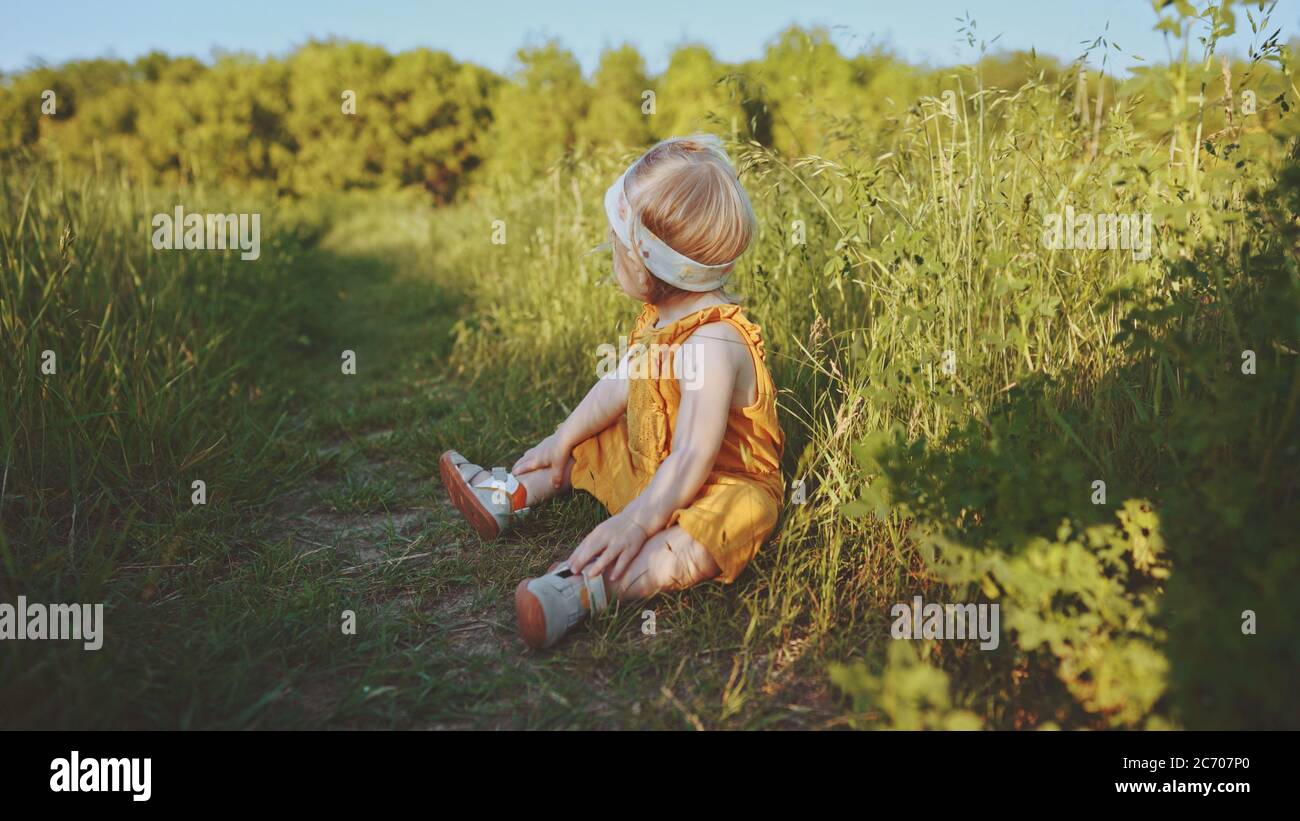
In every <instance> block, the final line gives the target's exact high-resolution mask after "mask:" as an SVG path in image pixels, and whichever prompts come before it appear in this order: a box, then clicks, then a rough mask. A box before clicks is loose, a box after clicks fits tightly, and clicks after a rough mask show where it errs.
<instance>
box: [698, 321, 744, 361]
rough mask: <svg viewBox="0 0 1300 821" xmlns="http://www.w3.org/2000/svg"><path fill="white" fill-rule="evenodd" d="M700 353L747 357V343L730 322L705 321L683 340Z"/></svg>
mask: <svg viewBox="0 0 1300 821" xmlns="http://www.w3.org/2000/svg"><path fill="white" fill-rule="evenodd" d="M685 342H686V344H688V345H695V346H697V347H698V348H699V349H700V351H701V352H702V353H705V354H706V355H712V356H716V357H726V358H727V359H731V360H735V361H745V360H748V359H749V344H748V343H747V342H746V341H745V338H744V337H743V336H741V334H740V331H738V330H737V329H736V326H734V325H732V324H731V323H730V322H722V321H718V322H707V323H705V324H703V325H701V326H700V327H698V328H696V329H695V330H694V331H692V332H691V334H690V336H688V337H686V340H685Z"/></svg>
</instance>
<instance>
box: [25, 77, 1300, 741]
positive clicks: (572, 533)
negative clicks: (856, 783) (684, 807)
mask: <svg viewBox="0 0 1300 821" xmlns="http://www.w3.org/2000/svg"><path fill="white" fill-rule="evenodd" d="M1207 65H1209V62H1208V61H1207ZM1202 69H1204V67H1202ZM1180 72H1181V73H1180ZM1204 76H1205V75H1204V71H1202V73H1200V74H1196V73H1194V72H1192V71H1190V70H1189V69H1188V65H1186V64H1185V65H1183V66H1182V67H1181V68H1180V67H1178V66H1173V67H1170V68H1168V69H1167V70H1164V71H1162V72H1159V73H1156V74H1154V75H1152V76H1148V77H1146V78H1145V79H1144V80H1143V81H1142V82H1140V83H1134V84H1131V85H1130V86H1128V87H1126V88H1123V89H1120V88H1117V86H1116V85H1115V84H1113V83H1112V84H1108V85H1104V86H1098V85H1095V84H1094V85H1092V86H1089V84H1088V79H1087V77H1086V76H1085V79H1084V82H1083V84H1082V86H1076V84H1075V82H1074V80H1073V79H1069V80H1066V79H1060V78H1046V77H1042V76H1040V77H1039V78H1038V79H1031V80H1030V81H1028V82H1026V83H1023V84H1020V85H1017V86H1014V87H1005V88H1004V87H999V86H997V85H995V84H986V82H985V78H984V77H983V76H982V75H981V74H980V73H979V71H977V70H975V69H971V68H967V69H962V70H955V71H954V72H953V73H952V74H951V76H948V77H946V78H936V79H935V84H934V85H933V87H928V88H925V89H923V90H922V92H923V96H921V97H920V98H919V99H917V100H913V101H898V102H896V103H894V104H893V107H892V108H889V109H888V111H889V113H888V114H887V116H882V117H881V118H880V119H879V120H878V121H876V122H873V123H872V124H871V126H870V128H860V127H859V126H860V125H861V124H860V123H858V124H854V123H851V122H846V121H843V120H840V119H837V118H836V117H834V116H830V115H825V116H824V117H823V118H822V119H820V120H817V122H816V127H817V128H818V129H819V130H820V132H821V133H823V134H827V135H831V138H828V139H827V140H826V144H827V145H830V146H833V147H834V150H833V151H828V152H826V154H825V155H824V156H823V155H803V156H794V155H787V154H783V153H780V152H778V151H775V150H773V149H772V148H771V147H768V146H764V145H760V144H758V143H756V142H753V141H747V140H744V139H733V140H732V142H731V144H730V148H731V150H732V153H733V156H734V157H735V158H736V159H737V162H738V165H739V166H740V167H741V169H742V179H743V180H744V182H745V185H746V187H747V189H748V190H749V192H750V194H751V197H752V199H753V200H754V203H755V207H756V209H757V211H758V216H759V221H760V225H761V232H760V236H759V240H758V242H757V244H756V246H755V247H754V248H753V249H752V250H751V252H750V253H749V254H748V255H747V256H746V258H745V261H744V264H743V265H742V266H741V269H740V271H739V273H738V276H737V281H736V283H735V286H736V291H737V292H738V293H739V294H740V295H741V296H742V297H743V298H744V300H745V303H746V305H747V306H748V308H747V309H748V311H749V312H750V315H751V316H752V318H753V319H754V320H755V321H756V322H758V323H759V324H760V325H761V326H762V328H763V332H764V336H765V339H766V342H767V345H768V349H769V351H770V354H769V355H770V361H771V363H772V366H773V370H774V376H775V378H776V381H777V384H778V385H779V386H780V388H781V398H780V406H781V412H782V422H783V425H784V426H785V429H786V431H787V434H788V439H789V442H788V446H787V453H786V464H785V470H786V475H787V479H788V481H790V482H795V481H800V482H802V483H803V485H804V487H805V489H806V500H804V501H802V502H795V501H791V503H790V504H788V505H787V507H786V510H785V512H784V514H783V520H782V525H781V527H780V530H779V532H778V534H777V535H776V536H775V537H774V538H773V539H772V541H771V542H770V543H769V544H768V545H766V546H765V547H764V549H763V550H762V552H761V553H760V555H759V557H758V558H757V559H756V560H755V562H754V563H753V565H752V566H751V568H749V569H748V570H747V571H746V572H745V574H744V575H743V576H742V577H741V578H740V579H739V580H738V581H737V582H736V583H735V584H734V585H731V586H728V587H722V586H718V585H707V586H704V587H700V588H697V589H694V590H690V591H687V592H683V593H680V594H675V595H671V596H664V597H660V598H658V599H656V600H654V601H652V602H649V603H647V604H646V605H644V606H626V605H625V606H622V607H620V608H618V609H617V610H616V612H614V613H613V614H612V615H611V616H610V617H609V618H607V619H603V620H601V621H599V622H597V623H596V624H595V625H593V626H592V627H591V628H590V629H584V630H581V631H579V632H578V634H577V635H576V636H575V637H574V638H573V639H571V640H568V641H566V642H565V643H564V644H563V645H561V647H559V648H558V649H556V650H555V651H553V652H548V653H542V654H534V653H529V652H526V651H525V649H524V647H523V645H522V643H521V642H520V641H519V639H518V638H517V636H516V635H515V632H514V625H513V609H512V597H511V595H510V593H511V591H512V590H513V588H514V585H515V584H516V583H517V582H518V581H519V580H520V579H521V578H524V577H526V576H530V575H535V574H536V573H537V572H539V571H540V570H541V569H543V568H545V567H546V566H547V565H548V564H549V563H550V562H551V561H554V560H555V559H557V558H560V557H562V556H564V555H566V554H567V553H568V551H569V550H570V549H571V548H572V547H573V545H574V544H576V542H577V541H578V540H580V539H581V538H582V536H583V535H584V534H585V532H586V531H587V530H589V529H590V528H591V527H592V526H593V525H594V524H595V523H597V522H598V521H599V520H600V518H601V516H602V515H603V512H602V511H601V509H600V508H599V506H598V505H597V504H596V503H595V502H594V501H593V500H592V499H590V498H588V497H585V496H574V497H571V498H566V499H563V500H560V501H558V502H556V503H554V504H552V505H549V506H547V507H545V508H544V509H541V510H539V511H538V512H537V513H536V515H534V516H532V517H530V518H529V519H528V520H527V521H526V523H525V524H524V525H523V526H522V527H521V528H520V529H519V530H518V531H516V532H513V533H512V534H511V535H510V536H509V537H508V538H507V539H506V540H504V541H503V542H501V543H497V544H484V543H482V542H480V541H479V540H478V539H477V537H476V536H474V534H473V533H472V531H470V530H469V529H468V528H467V527H465V526H464V525H463V524H462V523H460V522H459V521H458V520H457V517H456V515H455V513H454V511H453V510H452V509H451V508H450V507H449V505H448V503H447V500H446V498H445V495H444V494H443V493H442V492H441V489H440V488H439V487H438V486H437V484H436V481H435V477H436V473H437V471H436V470H435V462H436V459H437V457H438V454H439V453H440V452H441V451H442V450H444V449H445V448H448V447H456V448H457V449H458V450H460V451H461V452H463V453H465V454H466V455H467V456H469V457H470V458H472V459H475V460H476V461H481V462H483V463H485V464H509V461H510V460H512V459H513V458H514V457H515V456H516V455H517V454H518V453H520V452H521V451H522V450H523V449H524V448H526V447H527V446H529V445H531V444H532V443H534V442H535V441H536V440H537V439H538V438H540V437H541V436H543V435H545V434H546V433H548V432H549V431H550V430H551V429H552V428H553V426H554V425H555V424H557V423H558V422H559V421H560V420H561V418H562V417H563V415H564V414H565V413H566V412H567V410H568V409H571V408H572V407H573V406H574V404H575V403H576V402H577V401H578V400H579V399H580V397H581V396H582V394H583V392H584V391H585V390H586V389H587V387H589V385H590V384H591V382H592V381H593V380H594V378H595V363H596V359H597V349H598V346H599V345H600V344H601V343H607V342H613V341H615V340H616V339H617V337H618V336H619V334H621V333H626V332H627V331H628V329H629V328H630V326H631V322H632V318H633V317H634V316H635V314H636V311H637V306H636V305H635V304H633V303H632V302H630V301H629V300H627V298H626V297H624V296H622V295H621V294H620V293H619V292H618V290H617V288H616V287H615V286H614V285H613V284H612V283H611V282H610V281H609V277H608V273H609V272H608V269H609V259H608V257H603V258H602V257H601V256H600V255H598V254H591V253H588V249H590V248H591V247H592V246H594V245H595V244H596V243H597V242H599V241H600V240H601V238H602V236H603V233H604V216H603V213H602V212H601V209H600V207H599V203H600V197H601V193H602V192H603V190H604V188H605V186H606V185H608V183H609V181H610V180H612V179H613V178H614V177H615V176H616V175H617V173H618V171H619V170H620V169H621V168H623V167H624V165H625V163H626V161H627V160H628V159H629V158H630V156H632V152H630V151H628V150H624V149H618V148H602V149H598V150H587V149H582V150H576V151H574V152H572V153H571V154H569V155H568V156H566V157H565V159H564V160H563V161H561V162H560V163H557V164H556V165H555V166H553V167H552V168H551V170H550V171H549V172H548V174H547V175H546V176H544V177H543V178H541V179H536V180H520V179H515V178H512V177H509V176H504V175H502V176H497V177H493V178H491V179H490V180H487V181H485V182H484V183H483V184H482V185H481V186H480V188H479V189H478V190H476V191H475V193H474V196H472V197H469V198H466V199H464V200H463V201H460V202H458V203H457V204H453V205H446V206H442V207H439V208H431V207H429V205H428V203H427V201H424V200H421V199H418V198H416V197H414V196H411V197H407V196H402V195H397V194H375V193H371V194H363V193H354V194H350V195H343V194H339V195H323V196H316V197H306V198H301V199H278V200H277V199H274V198H271V197H269V196H267V195H264V194H263V195H259V196H253V195H251V194H247V193H245V194H240V193H236V192H232V191H227V190H223V189H217V188H208V189H204V188H193V187H190V188H180V189H176V190H169V189H165V188H158V187H153V186H148V185H141V184H139V183H136V182H127V181H126V180H125V177H124V176H122V177H119V176H115V175H114V173H113V172H111V171H103V170H101V171H100V172H98V173H92V172H86V171H81V170H77V171H72V170H67V171H65V170H63V169H61V168H60V167H58V166H57V165H55V164H52V163H48V162H45V161H38V160H35V159H29V160H26V161H23V162H18V163H13V164H11V165H10V166H9V167H7V168H6V169H5V173H4V174H3V175H0V349H3V351H4V352H5V354H6V362H5V371H4V394H3V397H2V398H0V463H2V467H0V470H3V480H0V566H2V567H3V571H4V572H3V575H0V601H9V602H12V601H14V600H15V599H16V597H17V596H18V595H25V596H26V597H27V598H28V599H29V600H31V601H49V602H54V601H62V602H104V603H105V604H106V609H107V611H108V624H107V632H106V636H105V642H104V647H103V649H102V650H99V651H97V652H93V653H87V652H83V651H82V650H81V649H80V648H79V647H78V646H75V645H73V644H70V643H54V642H41V643H37V642H14V643H12V644H6V646H5V648H4V652H3V653H2V654H0V703H2V704H4V709H3V710H2V711H0V725H3V726H5V727H146V726H148V727H153V726H161V727H187V728H190V727H193V728H197V727H223V728H248V727H443V728H446V727H455V728H462V727H463V728H523V727H529V728H538V727H542V728H562V727H596V728H615V727H637V728H682V729H690V728H696V729H700V728H769V727H776V728H833V727H886V728H919V727H953V728H967V727H983V728H990V729H994V728H998V729H1002V728H1015V729H1031V728H1052V727H1065V728H1107V727H1116V728H1168V727H1206V728H1218V727H1279V726H1295V722H1296V717H1297V715H1300V713H1298V712H1297V711H1296V710H1295V709H1294V704H1293V702H1292V695H1291V694H1292V693H1293V691H1294V687H1293V686H1292V685H1293V683H1294V675H1295V671H1296V670H1297V669H1300V655H1297V654H1298V653H1300V649H1297V648H1298V645H1297V644H1296V643H1295V641H1294V638H1295V636H1297V635H1300V607H1297V605H1296V604H1295V596H1294V591H1295V589H1296V588H1297V584H1300V553H1298V552H1297V550H1296V547H1297V545H1296V539H1295V534H1296V533H1300V518H1298V517H1300V505H1297V504H1296V501H1297V499H1296V494H1297V492H1298V490H1300V488H1298V484H1300V470H1298V468H1297V466H1298V465H1300V452H1298V451H1297V447H1298V446H1300V436H1298V435H1297V434H1298V433H1300V422H1298V420H1297V412H1298V411H1297V406H1298V405H1300V367H1298V366H1297V359H1298V358H1300V354H1298V352H1300V277H1298V271H1297V260H1298V259H1300V253H1298V251H1300V227H1298V226H1300V222H1298V216H1300V165H1297V161H1298V160H1300V156H1298V155H1297V150H1296V148H1295V140H1294V136H1293V133H1294V132H1293V130H1292V127H1291V124H1290V120H1289V119H1288V118H1287V116H1286V115H1287V113H1288V111H1289V104H1287V103H1286V102H1285V100H1287V99H1290V100H1294V98H1295V97H1294V95H1295V89H1294V87H1293V86H1292V85H1290V79H1289V76H1286V75H1284V74H1283V75H1278V76H1276V77H1273V78H1272V80H1270V82H1274V83H1276V88H1271V89H1270V93H1269V94H1264V93H1262V91H1261V94H1260V95H1259V97H1260V100H1261V109H1260V110H1259V112H1258V113H1255V114H1253V115H1252V117H1253V119H1252V118H1247V117H1245V116H1244V115H1241V114H1238V115H1237V117H1236V119H1235V120H1234V119H1233V115H1232V113H1231V112H1230V111H1227V110H1225V108H1224V106H1223V101H1219V102H1218V103H1215V102H1214V98H1213V97H1212V96H1210V95H1208V94H1207V93H1206V91H1205V86H1204V80H1203V77H1204ZM1239 79H1240V78H1239ZM1226 82H1227V83H1228V84H1229V86H1230V87H1231V83H1232V82H1233V81H1232V80H1231V79H1229V80H1227V81H1226ZM1243 82H1244V81H1243ZM1251 82H1256V81H1254V80H1252V81H1251ZM1099 89H1105V91H1104V92H1101V93H1103V94H1104V95H1109V96H1107V99H1108V100H1110V99H1113V98H1114V95H1116V94H1117V93H1118V94H1119V95H1120V96H1119V100H1118V102H1114V103H1110V102H1108V103H1107V108H1106V109H1105V111H1106V114H1105V117H1104V118H1103V117H1102V116H1100V114H1097V115H1091V113H1090V112H1092V111H1093V110H1094V103H1095V106H1096V107H1095V110H1096V111H1097V112H1101V111H1102V106H1101V103H1100V102H1097V95H1098V93H1099ZM945 92H952V93H951V94H950V95H947V94H945ZM1275 95H1280V96H1275ZM1288 95H1291V96H1288ZM1269 100H1272V101H1273V102H1272V103H1268V101H1269ZM1278 100H1282V102H1278ZM1216 106H1217V107H1216ZM810 117H811V115H810ZM810 122H811V120H810ZM714 126H715V128H716V130H719V131H722V132H723V133H724V134H725V133H728V132H727V129H726V124H725V123H716V124H714ZM732 136H733V138H734V137H735V136H736V135H735V134H732ZM177 202H183V203H184V204H185V207H186V208H187V210H190V211H195V212H201V211H204V210H211V211H220V212H223V213H224V212H230V211H258V212H260V213H262V215H263V250H262V257H261V259H260V260H258V261H257V262H256V263H242V262H240V261H239V259H238V257H237V256H236V255H232V254H221V253H203V252H165V251H154V250H153V249H151V248H150V247H149V245H148V244H147V243H146V242H145V241H144V239H143V238H144V237H146V236H147V226H148V225H149V217H150V215H151V214H153V213H155V212H159V211H168V210H170V209H171V208H172V207H173V206H174V205H175V204H176V203H177ZM1067 205H1068V206H1069V207H1070V208H1072V209H1073V210H1074V211H1075V212H1077V213H1085V214H1093V215H1097V214H1102V215H1115V214H1123V215H1128V214H1136V215H1139V216H1141V215H1149V216H1150V217H1151V220H1152V223H1153V226H1154V227H1153V230H1152V234H1151V243H1152V245H1151V248H1150V251H1151V253H1150V254H1149V255H1147V256H1145V257H1144V258H1143V255H1142V254H1136V255H1135V254H1134V253H1132V252H1131V251H1130V250H1128V249H1124V250H1116V249H1113V248H1105V249H1102V248H1097V247H1095V245H1096V243H1095V241H1094V242H1093V243H1092V247H1077V248H1069V247H1051V246H1050V245H1049V244H1048V243H1045V241H1044V230H1045V225H1046V224H1047V221H1048V217H1049V216H1051V215H1059V214H1061V213H1063V209H1064V208H1065V207H1066V206H1067ZM501 226H504V229H505V236H506V239H505V242H504V243H496V242H494V241H493V237H494V233H498V234H499V231H498V229H499V228H500V227H501ZM1079 244H1080V245H1087V244H1088V243H1079ZM45 351H52V352H54V354H55V357H56V362H57V370H56V371H55V372H54V373H52V374H51V373H45V372H43V370H42V367H41V366H42V363H43V361H44V352H45ZM345 351H352V352H354V353H355V356H356V366H357V367H356V373H355V374H353V375H349V374H345V373H343V372H342V369H341V367H340V363H341V358H342V356H343V354H344V352H345ZM1247 354H1249V356H1248V355H1247ZM1248 360H1249V362H1250V363H1251V367H1250V369H1249V370H1247V369H1246V368H1245V367H1244V366H1245V363H1246V362H1247V361H1248ZM195 480H201V481H203V482H205V483H206V493H207V500H206V504H203V505H194V504H192V500H191V494H192V482H194V481H195ZM1097 482H1103V483H1104V486H1105V490H1104V498H1101V497H1099V496H1098V486H1097V484H1096V483H1097ZM917 595H920V596H923V597H924V599H925V600H926V601H928V602H956V601H981V602H996V603H998V604H1000V606H1001V608H1002V642H1001V645H1000V648H999V649H998V650H997V651H994V652H982V651H980V650H979V649H978V648H977V647H976V646H975V645H974V644H973V643H970V642H940V641H925V642H903V641H892V640H891V639H890V628H891V623H892V621H893V619H892V618H891V615H890V609H891V607H892V606H893V605H894V604H895V603H898V602H910V601H911V600H912V598H913V596H917ZM645 610H652V611H653V613H654V623H655V627H656V630H655V632H654V634H653V635H650V634H647V633H645V632H643V630H642V625H643V624H644V615H645V614H644V612H643V611H645ZM1247 610H1249V611H1252V612H1254V613H1256V614H1257V615H1258V617H1259V625H1260V626H1259V628H1258V631H1257V632H1255V633H1250V634H1248V633H1245V632H1243V630H1242V623H1243V619H1244V612H1245V611H1247ZM344 611H352V612H353V613H354V614H355V617H356V633H355V635H347V634H344V632H343V630H342V629H341V624H342V619H343V614H344Z"/></svg>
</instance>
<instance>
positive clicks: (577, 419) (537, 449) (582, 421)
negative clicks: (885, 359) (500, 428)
mask: <svg viewBox="0 0 1300 821" xmlns="http://www.w3.org/2000/svg"><path fill="white" fill-rule="evenodd" d="M629 356H630V352H629V353H628V354H625V355H624V357H623V362H622V363H621V364H620V366H619V368H618V369H617V370H616V371H614V372H613V373H611V374H608V375H606V376H602V377H601V378H600V379H598V380H596V384H595V385H592V387H591V390H589V391H587V395H586V396H584V397H583V399H582V401H581V402H579V403H578V407H576V408H574V409H573V413H570V414H569V417H568V418H567V419H565V420H564V421H563V422H561V423H560V426H559V427H558V428H556V429H555V433H552V434H551V435H550V436H548V437H546V438H545V439H543V440H542V441H541V442H539V443H538V444H537V445H535V446H534V447H532V448H530V449H529V450H528V452H527V453H525V454H524V455H523V456H521V457H519V461H518V462H515V466H514V467H513V468H511V471H512V472H513V473H516V474H519V473H527V472H529V471H532V470H541V469H543V468H549V469H550V471H551V484H552V485H554V486H555V487H559V486H560V484H561V483H562V482H563V481H564V469H565V467H566V466H567V465H568V463H569V454H570V453H572V452H573V449H574V448H575V447H577V446H578V443H580V442H583V441H585V440H586V439H589V438H591V437H592V436H595V435H596V434H597V433H599V432H600V431H602V430H604V429H605V428H607V427H609V426H610V425H612V424H613V423H614V420H615V419H617V418H618V417H619V415H620V414H621V413H623V411H624V410H625V409H626V408H627V379H626V374H627V373H628V368H627V361H628V358H629Z"/></svg>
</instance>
